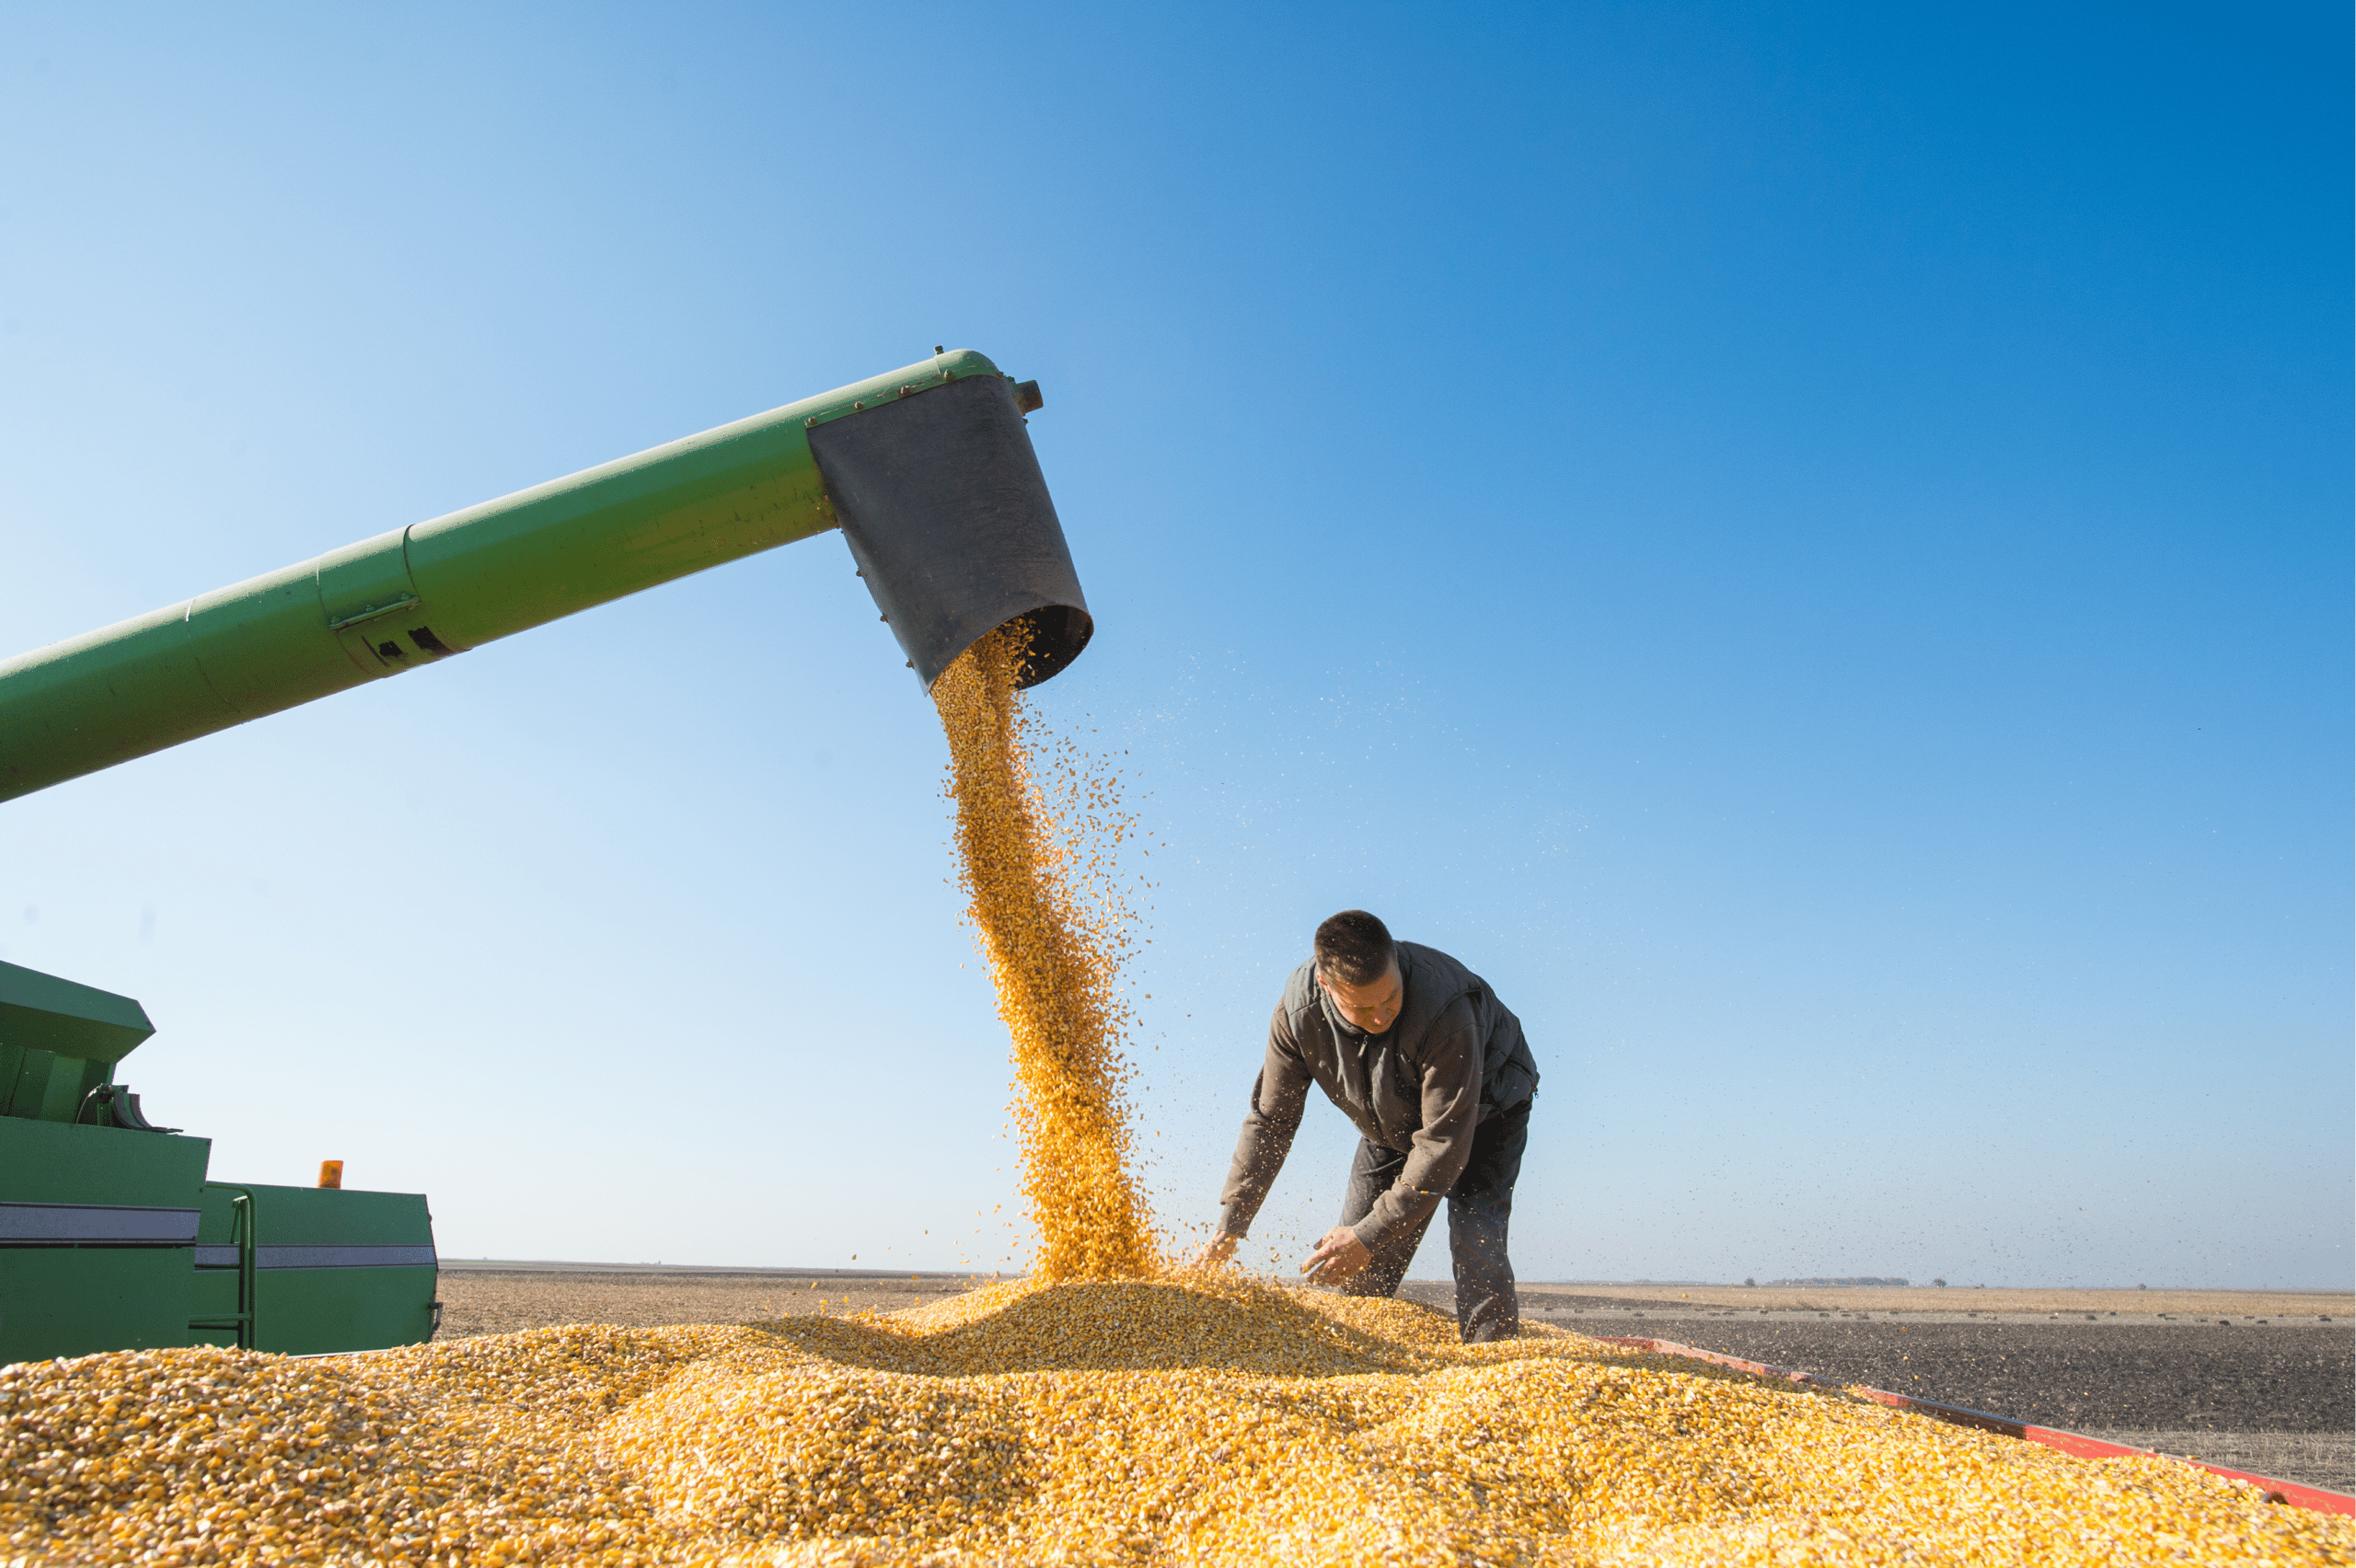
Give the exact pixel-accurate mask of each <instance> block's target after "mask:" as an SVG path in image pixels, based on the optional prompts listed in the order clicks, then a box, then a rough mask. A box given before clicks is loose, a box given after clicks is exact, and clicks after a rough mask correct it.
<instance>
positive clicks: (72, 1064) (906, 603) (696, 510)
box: [0, 351, 1093, 1363]
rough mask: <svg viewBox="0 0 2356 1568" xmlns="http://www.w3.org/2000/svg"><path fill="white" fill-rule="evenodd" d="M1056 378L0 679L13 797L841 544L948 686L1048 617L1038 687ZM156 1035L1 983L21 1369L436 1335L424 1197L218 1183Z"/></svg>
mask: <svg viewBox="0 0 2356 1568" xmlns="http://www.w3.org/2000/svg"><path fill="white" fill-rule="evenodd" d="M1040 403H1041V399H1040V396H1039V387H1038V384H1037V383H1036V382H1028V381H1026V382H1021V383H1018V382H1016V381H1014V380H1013V378H1011V376H1008V375H1004V374H1002V373H1001V372H1000V371H999V368H998V367H997V366H996V365H994V364H992V363H990V362H989V361H988V360H987V359H986V358H985V357H983V356H982V355H980V354H977V353H973V352H965V351H959V352H953V353H952V352H940V351H936V352H935V355H934V357H933V358H932V359H930V360H927V361H923V362H920V363H916V364H912V365H908V366H907V367H905V368H904V369H900V370H895V371H892V372H890V373H889V374H887V375H878V376H875V377H872V379H869V380H866V381H862V382H859V383H856V384H854V385H852V386H845V387H841V388H839V389H837V390H836V391H833V392H828V393H825V394H823V395H821V396H819V397H815V398H805V399H803V401H801V402H798V403H790V404H788V405H786V406H785V407H784V408H781V409H772V410H771V411H769V412H768V413H766V414H757V415H756V416H754V417H753V418H751V419H748V420H741V421H737V422H736V423H734V424H730V425H722V427H720V428H719V429H717V430H710V431H706V432H704V433H702V434H701V435H693V436H689V437H687V439H686V440H684V441H676V442H673V443H672V444H670V445H668V446H660V447H657V448H655V449H654V450H653V451H651V452H641V453H640V454H639V455H636V456H634V457H625V458H622V459H621V460H620V461H618V462H614V463H608V464H606V465H605V466H604V467H597V468H591V469H589V470H587V471H586V472H583V473H578V474H573V475H571V476H569V477H568V478H561V479H555V480H551V481H550V482H549V483H548V484H544V485H541V486H538V487H537V488H536V489H533V490H522V491H519V492H517V493H516V494H514V495H511V496H506V497H502V499H500V500H498V501H492V502H484V503H483V504H482V505H480V506H476V507H471V508H469V509H468V510H467V511H464V512H456V513H451V514H450V515H449V516H446V517H439V518H435V519H434V520H433V521H432V522H430V523H418V524H413V525H410V526H409V527H406V528H398V529H395V530H394V531H393V532H391V533H388V534H382V535H379V536H376V537H375V538H373V539H364V540H362V541H361V542H360V543H358V544H355V545H347V546H345V547H344V548H341V549H339V550H332V551H329V553H328V554H326V555H323V556H321V557H319V558H318V559H316V560H307V561H305V562H303V563H302V564H301V565H299V566H290V567H287V568H285V569H284V570H283V571H274V572H271V573H270V574H269V575H267V576H263V577H257V578H254V579H252V580H251V581H250V582H239V583H237V584H235V585H233V586H231V587H227V588H222V589H218V590H216V591H214V592H213V593H211V594H202V595H200V596H199V597H197V598H194V599H191V600H188V601H186V602H185V603H182V604H178V605H168V606H167V607H166V608H164V609H160V610H157V611H156V612H155V613H154V614H152V615H146V616H142V617H139V618H138V619H136V620H128V621H124V622H122V623H121V624H120V625H117V626H110V627H108V628H104V629H102V630H99V631H94V632H90V633H88V634H87V635H85V636H82V637H77V638H74V639H72V640H68V641H64V642H59V643H53V644H52V645H51V646H49V647H47V648H41V649H37V650H35V651H32V652H30V653H27V654H24V655H22V656H21V657H19V658H17V659H14V660H11V661H9V662H8V663H5V664H0V800H9V799H13V798H15V797H16V796H18V795H26V794H30V793H31V792H32V791H34V790H44V789H47V788H48V787H49V786H51V785H52V784H58V783H63V782H64V780H66V779H69V778H76V777H78V776H80V775H82V774H85V773H92V772H96V771H97V770H98V769H99V768H102V767H113V766H114V765H115V764H117V763H120V762H128V761H130V760H131V759H132V758H133V757H137V756H144V755H147V754H148V753H150V752H156V751H161V750H163V749H164V748H165V747H167V746H172V745H178V744H179V743H180V742H182V741H190V740H194V739H196V738H197V737H198V736H200V735H208V734H211V733H213V732H215V731H218V730H225V729H227V728H229V727H230V726H232V725H235V724H242V723H244V722H246V721H248V720H249V719H259V718H260V717H261V716H262V715H264V714H267V713H275V712H278V711H279V710H280V709H287V708H293V707H295V705H297V704H299V703H305V702H310V701H313V700H315V699H317V698H322V697H327V696H329V695H331V694H333V693H335V692H340V691H345V690H348V689H350V688H352V687H353V686H363V685H365V684H366V683H368V682H370V681H376V680H384V679H387V678H388V677H390V676H393V675H398V674H402V673H403V672H404V671H408V670H413V669H417V668H420V667H422V666H423V665H426V664H433V663H440V662H441V661H443V660H445V659H450V658H454V657H456V656H457V655H458V654H460V653H464V652H465V651H468V649H470V648H475V647H479V646H480V645H481V644H483V643H486V642H489V641H491V640H493V639H496V638H501V637H505V636H508V635H509V634H510V633H513V632H518V631H523V630H525V629H526V628H531V627H536V626H539V625H542V624H544V623H546V622H548V621H552V620H555V619H557V618H558V617H560V616H568V615H571V614H572V613H573V612H574V611H576V610H585V609H587V608H589V607H590V606H591V605H602V604H605V603H606V602H607V601H608V600H613V599H618V598H620V597H622V596H623V595H624V594H634V593H637V592H638V591H639V590H640V589H641V588H651V587H653V586H654V585H655V584H656V583H659V582H670V581H671V580H673V579H674V578H679V577H685V576H687V574H688V573H690V572H695V571H703V570H704V569H705V568H707V567H713V566H719V565H722V564H723V563H724V562H727V561H732V560H737V559H742V558H743V557H745V556H749V555H755V554H757V553H759V552H760V551H763V550H768V549H774V548H777V547H778V546H780V545H786V544H791V543H792V542H793V541H795V540H796V539H805V538H808V537H809V536H812V535H814V534H819V533H824V532H825V531H826V530H827V529H829V528H840V529H841V530H842V532H843V536H844V538H845V539H847V540H848V541H849V545H850V550H851V555H852V556H853V558H854V559H856V560H857V562H858V564H859V570H860V576H861V577H863V578H864V579H866V582H867V587H868V591H869V592H870V593H871V594H873V595H874V597H875V604H876V607H877V609H878V610H880V611H881V612H882V614H883V619H884V620H886V621H887V622H889V623H890V624H891V627H892V630H893V632H894V634H895V636H896V637H897V638H898V639H899V642H900V647H901V649H902V650H903V651H905V652H906V653H907V660H908V667H909V668H910V669H912V670H914V671H915V672H916V673H917V679H918V681H919V682H920V683H922V685H923V686H925V687H927V688H928V689H929V688H930V686H931V685H932V682H933V679H934V677H935V676H937V675H939V674H941V671H942V670H943V669H945V668H947V667H948V666H949V664H950V663H953V662H954V661H955V659H956V658H957V656H958V655H959V654H961V653H963V652H964V651H965V650H966V648H968V647H969V646H971V645H972V644H973V643H974V641H975V640H977V639H979V638H981V637H983V636H985V635H986V634H987V633H989V632H991V631H993V630H996V629H997V628H999V627H1001V626H1004V625H1006V624H1007V623H1008V622H1011V621H1014V620H1018V619H1027V621H1028V622H1029V625H1030V633H1031V659H1030V663H1029V666H1028V668H1027V669H1026V670H1025V671H1024V672H1023V677H1022V685H1024V686H1033V685H1036V684H1037V683H1038V682H1040V681H1043V680H1045V679H1046V678H1047V677H1049V676H1050V675H1053V674H1056V673H1057V671H1059V670H1061V669H1062V668H1063V667H1064V666H1065V665H1066V664H1068V663H1070V662H1071V661H1072V660H1073V659H1074V658H1076V657H1077V656H1078V655H1079V653H1080V650H1081V649H1082V648H1084V647H1086V646H1087V644H1088V639H1089V636H1090V633H1091V631H1092V630H1093V623H1092V622H1091V619H1090V618H1089V614H1088V606H1087V602H1086V601H1085V600H1084V599H1082V598H1081V596H1080V581H1079V579H1078V577H1077V576H1076V575H1075V574H1074V573H1073V571H1072V564H1071V552H1070V550H1069V549H1068V548H1067V547H1066V545H1065V543H1064V535H1063V528H1062V525H1060V524H1059V523H1058V522H1057V517H1056V509H1055V504H1054V502H1051V501H1050V500H1049V499H1048V496H1047V485H1046V480H1045V478H1044V477H1043V476H1042V475H1041V474H1040V472H1039V459H1038V455H1037V454H1036V453H1035V452H1034V451H1033V450H1032V446H1031V437H1030V434H1029V432H1028V430H1027V429H1026V427H1025V421H1024V419H1023V416H1024V415H1025V414H1027V413H1029V412H1031V411H1032V410H1034V409H1037V408H1039V407H1040ZM154 1032H155V1026H154V1025H153V1024H151V1023H149V1022H148V1020H147V1015H146V1012H145V1010H144V1009H142V1008H141V1007H140V1005H139V1004H138V1003H137V1002H135V1001H133V1000H132V999H131V998H130V997H121V996H116V995H114V994H112V993H110V992H107V991H101V990H98V989H96V988H94V987H92V986H84V985H78V984H76V983H75V982H73V981H70V980H64V979H60V978H58V977H56V976H54V975H49V974H40V973H37V972H36V971H33V970H29V969H24V968H20V967H18V966H17V965H14V964H6V963H0V1363H6V1362H12V1361H25V1360H31V1359H34V1358H36V1357H43V1356H64V1355H86V1354H88V1353H90V1352H93V1351H104V1350H132V1349H145V1348H150V1347H156V1346H166V1345H191V1344H223V1345H237V1346H242V1347H245V1348H248V1349H254V1350H271V1351H284V1352H291V1353H298V1354H299V1353H318V1352H329V1351H351V1350H375V1349H379V1348H383V1347H385V1346H388V1345H396V1344H412V1343H418V1342H421V1341H422V1340H425V1339H427V1338H429V1337H430V1336H431V1335H432V1333H433V1329H434V1326H435V1322H436V1320H437V1318H438V1315H439V1305H438V1303H436V1301H435V1300H434V1285H435V1281H436V1279H437V1277H438V1274H437V1271H436V1265H435V1259H434V1252H433V1216H431V1214H430V1213H429V1212H428V1211H427V1208H426V1204H425V1198H424V1196H423V1195H422V1194H419V1193H364V1192H348V1191H345V1190H343V1189H342V1187H341V1168H340V1167H337V1166H335V1165H334V1164H333V1162H329V1165H328V1166H327V1167H323V1168H322V1170H321V1174H320V1184H319V1186H318V1187H317V1188H309V1187H276V1186H264V1185H260V1184H258V1183H237V1182H214V1181H211V1180H208V1172H207V1163H208V1159H209V1157H210V1153H211V1148H212V1144H211V1140H209V1139H206V1138H201V1137H188V1136H181V1135H180V1133H179V1131H178V1129H174V1128H164V1127H156V1126H154V1125H152V1124H150V1123H149V1122H148V1121H147V1119H146V1116H145V1115H144V1113H143V1112H142V1110H141V1107H140V1103H139V1097H138V1096H137V1095H135V1094H133V1093H131V1092H130V1091H129V1090H127V1089H126V1088H125V1087H124V1086H123V1085H122V1084H121V1083H119V1082H118V1081H117V1080H116V1077H115V1073H116V1069H117V1067H118V1066H120V1065H121V1061H122V1059H123V1058H124V1057H125V1056H126V1055H129V1054H130V1052H131V1051H132V1050H133V1048H134V1047H136V1046H137V1045H138V1044H139V1043H141V1042H142V1041H144V1040H145V1039H146V1038H147V1037H148V1036H149V1035H150V1034H153V1033H154Z"/></svg>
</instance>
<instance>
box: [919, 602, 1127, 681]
mask: <svg viewBox="0 0 2356 1568" xmlns="http://www.w3.org/2000/svg"><path fill="white" fill-rule="evenodd" d="M1025 622H1028V623H1029V624H1030V643H1029V647H1028V648H1027V650H1026V651H1024V653H1023V655H1022V665H1021V667H1020V668H1019V669H1017V670H1016V671H1015V674H1014V686H1015V689H1016V690H1017V691H1028V690H1030V689H1031V688H1032V687H1033V686H1037V685H1039V684H1041V683H1042V682H1044V681H1051V680H1054V679H1055V678H1056V677H1057V675H1060V674H1063V673H1064V671H1065V670H1067V669H1068V668H1070V666H1071V662H1072V661H1073V660H1075V659H1077V658H1079V657H1080V654H1081V652H1082V651H1085V650H1086V649H1087V647H1088V643H1089V640H1090V639H1091V638H1093V637H1094V636H1095V635H1096V617H1093V616H1091V615H1090V614H1089V613H1088V606H1087V605H1040V606H1039V607H1038V608H1036V609H1032V610H1025V611H1023V612H1022V614H1021V615H1019V616H1009V617H1007V618H1006V619H1005V620H1004V621H1002V622H1000V623H999V625H998V626H997V627H995V628H992V629H993V630H996V631H1007V630H1010V629H1011V628H1016V627H1020V626H1022V625H1023V624H1024V623H1025ZM982 635H983V636H984V637H987V636H988V635H990V633H989V632H985V633H983V634H982ZM980 640H982V639H981V638H980V637H977V638H976V639H974V642H979V641H980ZM973 646H974V643H973V642H969V643H967V644H966V645H965V646H964V647H963V648H960V649H959V650H957V652H956V654H955V656H954V657H953V658H951V659H949V660H947V661H945V662H944V663H942V664H941V674H936V675H934V676H933V677H932V679H931V680H930V681H929V682H927V683H926V686H925V689H926V690H927V691H930V690H931V689H932V688H933V687H934V686H938V685H940V684H941V675H943V674H948V673H949V667H950V666H951V665H952V664H954V663H957V661H958V660H959V659H962V658H964V656H965V655H966V654H967V653H968V652H969V651H972V649H973Z"/></svg>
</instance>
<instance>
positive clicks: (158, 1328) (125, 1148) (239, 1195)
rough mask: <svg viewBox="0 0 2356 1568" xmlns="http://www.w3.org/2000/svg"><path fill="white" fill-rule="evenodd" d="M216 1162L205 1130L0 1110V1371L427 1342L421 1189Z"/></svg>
mask: <svg viewBox="0 0 2356 1568" xmlns="http://www.w3.org/2000/svg"><path fill="white" fill-rule="evenodd" d="M26 973H27V974H30V973H31V972H29V971H27V972H26ZM35 978H37V979H40V980H48V979H51V978H52V977H51V976H47V975H37V976H35ZM57 984H58V985H59V986H64V985H66V984H67V983H65V982H58V983H57ZM78 989H87V987H82V988H78ZM17 994H19V995H21V994H23V986H22V985H21V984H20V987H19V990H18V992H17ZM46 994H49V995H67V994H70V993H66V992H54V991H52V992H49V993H46ZM97 994H98V995H100V996H103V995H105V993H103V992H101V993H97ZM115 1000H116V1001H118V1002H122V1003H125V1004H127V1005H128V1006H130V1007H131V1008H133V1009H135V1008H136V1007H137V1006H138V1004H137V1003H135V1002H130V1001H129V998H127V997H117V998H115ZM139 1016H140V1017H141V1018H142V1019H143V1020H144V1017H145V1015H144V1013H142V1014H140V1015H139ZM42 1054H43V1055H51V1054H50V1053H42ZM58 1059H59V1060H61V1061H63V1060H69V1059H70V1058H58ZM211 1152H212V1149H211V1144H210V1142H209V1140H207V1139H204V1138H191V1137H182V1136H176V1135H173V1134H167V1133H157V1132H140V1131H133V1130H132V1129H129V1128H123V1127H109V1126H93V1125H87V1124H83V1125H76V1124H73V1123H72V1122H70V1121H65V1120H58V1119H53V1118H52V1119H46V1120H36V1119H31V1118H29V1117H24V1116H0V1362H9V1361H22V1360H29V1359H33V1358H36V1357H40V1356H52V1355H87V1354H89V1353H91V1352H93V1351H101V1350H131V1349H149V1348H157V1347H164V1346H170V1345H181V1344H228V1345H243V1346H246V1347H248V1348H250V1349H258V1350H273V1351H283V1352H288V1353H312V1352H322V1351H344V1350H374V1349H378V1348H381V1347H382V1346H385V1345H392V1344H413V1343H419V1342H421V1341H422V1340H424V1339H426V1338H428V1337H430V1336H431V1334H432V1332H433V1322H434V1318H433V1313H434V1307H433V1290H434V1284H435V1281H436V1279H437V1278H438V1277H439V1276H438V1274H437V1272H436V1270H435V1267H434V1264H433V1262H432V1259H433V1215H432V1214H431V1213H430V1212H429V1211H428V1209H427V1207H426V1202H425V1199H424V1197H423V1196H422V1195H421V1194H418V1193H371V1192H363V1191H357V1190H351V1189H336V1190H323V1189H319V1188H315V1187H281V1186H270V1185H266V1184H262V1183H259V1182H256V1183H250V1184H239V1185H232V1184H228V1183H223V1182H207V1181H206V1180H205V1168H206V1165H207V1163H208V1162H209V1159H210V1156H211ZM174 1234H176V1236H177V1239H170V1240H167V1239H160V1238H162V1237H164V1236H167V1235H174ZM223 1253H226V1254H227V1256H226V1258H225V1260H224V1259H223V1258H222V1254H223Z"/></svg>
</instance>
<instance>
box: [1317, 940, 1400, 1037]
mask: <svg viewBox="0 0 2356 1568" xmlns="http://www.w3.org/2000/svg"><path fill="white" fill-rule="evenodd" d="M1317 984H1318V985H1319V986H1322V987H1324V991H1325V994H1326V995H1327V996H1329V997H1333V998H1334V1010H1335V1011H1337V1012H1339V1013H1340V1014H1341V1015H1342V1016H1343V1017H1344V1018H1345V1019H1347V1020H1350V1027H1351V1028H1352V1029H1363V1030H1365V1031H1366V1032H1368V1033H1369V1034H1380V1033H1382V1032H1384V1031H1385V1030H1388V1029H1389V1028H1390V1027H1391V1025H1392V1022H1393V1021H1394V1020H1397V1018H1398V1017H1399V1005H1400V1003H1401V1002H1402V1001H1403V999H1404V998H1405V997H1406V994H1407V988H1406V986H1404V985H1403V984H1402V983H1401V981H1400V979H1399V961H1398V960H1397V959H1395V958H1394V959H1392V961H1391V967H1390V968H1388V969H1386V970H1384V971H1383V972H1382V978H1381V979H1380V980H1377V981H1374V982H1373V983H1372V984H1370V985H1365V986H1345V985H1343V984H1342V983H1341V982H1340V981H1339V980H1329V979H1327V978H1326V977H1325V971H1324V970H1323V969H1322V968H1321V969H1319V970H1318V971H1317Z"/></svg>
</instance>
